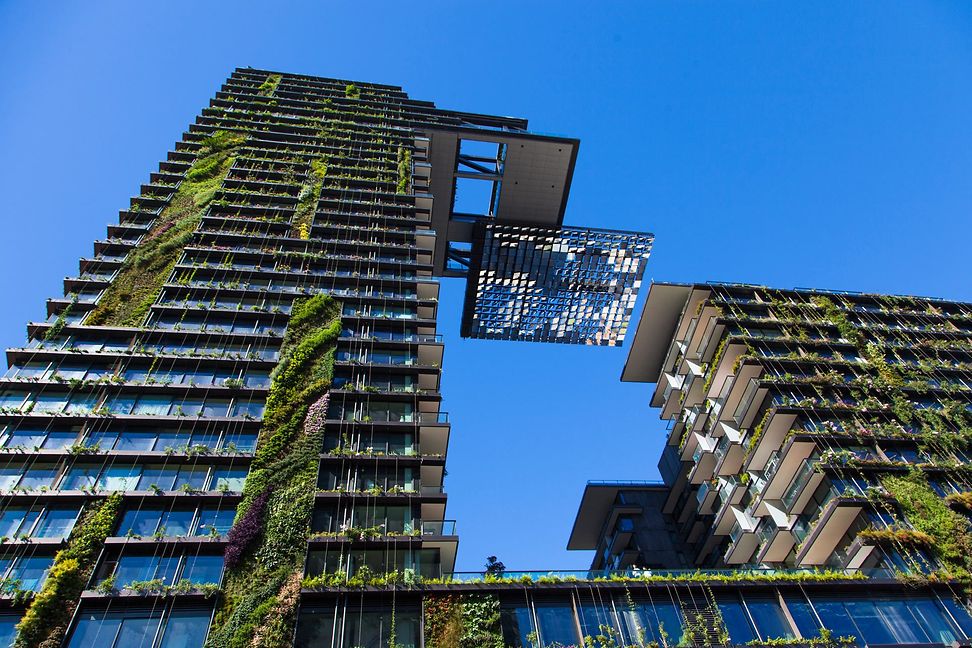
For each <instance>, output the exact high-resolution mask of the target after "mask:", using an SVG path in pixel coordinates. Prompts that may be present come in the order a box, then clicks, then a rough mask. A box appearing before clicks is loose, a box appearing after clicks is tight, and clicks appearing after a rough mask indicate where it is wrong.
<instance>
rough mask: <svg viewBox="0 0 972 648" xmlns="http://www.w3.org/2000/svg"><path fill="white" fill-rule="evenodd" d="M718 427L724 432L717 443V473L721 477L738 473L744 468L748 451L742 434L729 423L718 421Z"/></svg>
mask: <svg viewBox="0 0 972 648" xmlns="http://www.w3.org/2000/svg"><path fill="white" fill-rule="evenodd" d="M716 427H717V428H718V429H719V430H720V431H721V432H722V436H721V437H719V443H718V444H717V445H716V450H715V455H716V458H717V460H716V466H715V473H716V474H717V475H719V476H720V477H723V476H729V475H736V474H738V473H739V471H740V470H741V469H742V464H743V460H744V459H745V458H746V453H745V451H744V450H743V446H742V434H741V433H740V432H739V431H738V430H736V429H735V428H733V427H732V426H730V425H729V424H727V423H722V422H720V423H718V424H717V425H716Z"/></svg>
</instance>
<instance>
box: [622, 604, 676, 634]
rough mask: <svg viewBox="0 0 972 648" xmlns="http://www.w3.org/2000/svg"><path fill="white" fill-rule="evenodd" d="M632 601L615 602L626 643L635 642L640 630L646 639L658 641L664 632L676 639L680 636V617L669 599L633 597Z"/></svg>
mask: <svg viewBox="0 0 972 648" xmlns="http://www.w3.org/2000/svg"><path fill="white" fill-rule="evenodd" d="M632 602H633V603H634V605H633V606H632V605H630V604H629V603H628V602H627V601H626V600H624V599H620V600H618V601H617V603H616V605H617V608H618V614H619V615H620V616H621V626H622V630H623V631H624V635H625V641H627V643H631V644H633V643H637V642H638V641H639V636H640V631H642V630H643V631H644V633H645V639H646V640H648V641H657V642H659V643H661V642H662V638H663V635H664V634H668V635H669V636H671V637H672V638H673V639H674V640H676V641H677V640H678V639H679V638H680V637H681V636H682V619H681V616H680V614H679V610H678V608H677V607H676V606H675V604H674V603H672V602H671V601H670V600H669V601H666V600H664V599H653V600H639V599H635V600H633V601H632Z"/></svg>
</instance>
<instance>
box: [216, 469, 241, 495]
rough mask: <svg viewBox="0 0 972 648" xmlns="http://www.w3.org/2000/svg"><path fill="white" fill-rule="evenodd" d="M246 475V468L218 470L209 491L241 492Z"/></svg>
mask: <svg viewBox="0 0 972 648" xmlns="http://www.w3.org/2000/svg"><path fill="white" fill-rule="evenodd" d="M246 473H247V469H246V468H216V469H215V470H213V482H212V484H211V485H210V487H209V489H210V490H226V491H231V492H234V493H238V492H241V491H242V490H243V483H244V482H245V481H246Z"/></svg>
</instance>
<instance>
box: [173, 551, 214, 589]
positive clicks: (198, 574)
mask: <svg viewBox="0 0 972 648" xmlns="http://www.w3.org/2000/svg"><path fill="white" fill-rule="evenodd" d="M222 574H223V557H222V556H207V555H191V556H187V557H186V565H185V568H184V569H183V570H182V578H184V579H186V580H189V581H192V582H193V583H194V584H196V585H202V584H203V583H216V584H217V585H218V584H219V582H220V579H221V578H222Z"/></svg>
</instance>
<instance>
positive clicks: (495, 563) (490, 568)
mask: <svg viewBox="0 0 972 648" xmlns="http://www.w3.org/2000/svg"><path fill="white" fill-rule="evenodd" d="M505 571H506V565H504V564H503V563H502V562H500V561H499V560H496V556H486V573H487V574H489V575H490V576H497V577H499V576H502V575H503V572H505Z"/></svg>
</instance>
